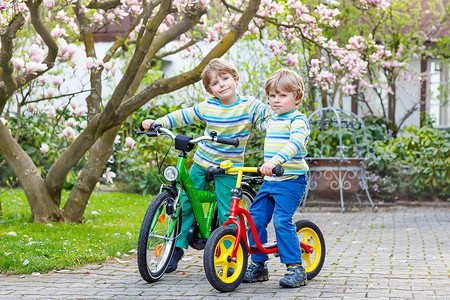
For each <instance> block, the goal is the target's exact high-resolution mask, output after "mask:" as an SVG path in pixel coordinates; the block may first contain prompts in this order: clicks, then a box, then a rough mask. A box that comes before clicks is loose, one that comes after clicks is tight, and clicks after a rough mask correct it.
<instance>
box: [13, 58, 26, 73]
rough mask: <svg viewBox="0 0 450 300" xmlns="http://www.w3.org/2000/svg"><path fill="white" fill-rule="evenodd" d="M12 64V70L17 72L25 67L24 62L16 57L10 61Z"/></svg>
mask: <svg viewBox="0 0 450 300" xmlns="http://www.w3.org/2000/svg"><path fill="white" fill-rule="evenodd" d="M11 60H12V62H13V64H14V68H16V69H17V70H19V71H20V70H22V69H23V67H24V66H25V62H24V61H23V59H21V58H18V57H14V58H13V59H11Z"/></svg>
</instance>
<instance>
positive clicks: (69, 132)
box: [61, 127, 76, 139]
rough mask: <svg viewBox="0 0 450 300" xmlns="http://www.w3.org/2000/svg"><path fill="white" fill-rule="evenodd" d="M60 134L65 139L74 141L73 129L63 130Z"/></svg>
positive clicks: (74, 133)
mask: <svg viewBox="0 0 450 300" xmlns="http://www.w3.org/2000/svg"><path fill="white" fill-rule="evenodd" d="M61 134H62V136H63V137H65V138H66V139H74V138H75V137H76V132H75V129H73V128H72V127H66V128H64V130H63V131H62V133H61Z"/></svg>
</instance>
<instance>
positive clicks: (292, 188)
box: [248, 175, 307, 264]
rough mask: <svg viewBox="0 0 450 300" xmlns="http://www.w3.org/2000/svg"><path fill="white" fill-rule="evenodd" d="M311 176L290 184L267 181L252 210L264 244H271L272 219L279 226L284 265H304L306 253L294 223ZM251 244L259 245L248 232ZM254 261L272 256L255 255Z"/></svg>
mask: <svg viewBox="0 0 450 300" xmlns="http://www.w3.org/2000/svg"><path fill="white" fill-rule="evenodd" d="M306 183H307V175H301V176H299V177H298V178H296V179H292V180H286V181H264V183H263V184H262V185H261V188H260V189H259V192H258V195H256V198H255V201H254V202H253V204H252V205H251V207H250V214H251V216H252V219H253V222H254V223H255V227H256V232H257V233H258V236H259V240H260V242H261V244H264V243H267V225H268V224H269V223H270V221H271V220H272V216H273V225H274V227H275V236H276V239H277V246H278V253H279V254H280V260H281V263H283V264H301V263H302V252H301V249H300V242H299V240H298V236H297V232H296V229H295V224H294V222H293V221H292V216H293V215H294V213H295V211H296V210H297V207H298V206H299V205H300V202H301V200H302V197H303V193H304V192H305V188H306ZM248 238H249V243H250V245H256V243H255V240H254V238H253V234H252V233H251V231H250V229H249V230H248ZM251 259H252V261H254V262H265V261H267V260H268V259H269V256H268V255H267V254H264V253H258V254H252V257H251Z"/></svg>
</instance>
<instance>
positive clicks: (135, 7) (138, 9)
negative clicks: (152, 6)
mask: <svg viewBox="0 0 450 300" xmlns="http://www.w3.org/2000/svg"><path fill="white" fill-rule="evenodd" d="M141 12H142V8H141V6H139V5H133V6H131V8H130V13H131V14H132V15H133V16H137V15H139V14H140V13H141Z"/></svg>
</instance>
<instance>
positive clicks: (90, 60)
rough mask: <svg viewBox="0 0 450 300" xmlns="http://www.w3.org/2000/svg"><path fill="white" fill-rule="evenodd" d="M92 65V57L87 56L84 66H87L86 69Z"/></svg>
mask: <svg viewBox="0 0 450 300" xmlns="http://www.w3.org/2000/svg"><path fill="white" fill-rule="evenodd" d="M93 66H94V59H93V58H92V57H88V58H87V59H86V68H88V70H90V69H92V67H93Z"/></svg>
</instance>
